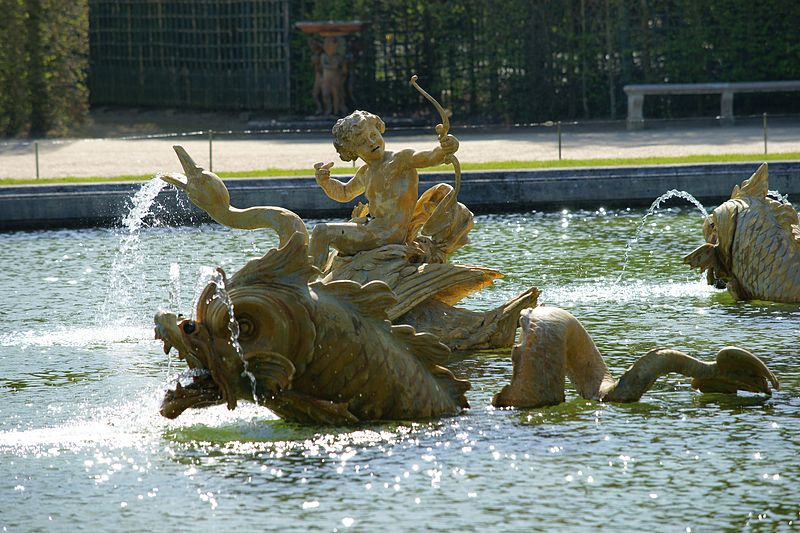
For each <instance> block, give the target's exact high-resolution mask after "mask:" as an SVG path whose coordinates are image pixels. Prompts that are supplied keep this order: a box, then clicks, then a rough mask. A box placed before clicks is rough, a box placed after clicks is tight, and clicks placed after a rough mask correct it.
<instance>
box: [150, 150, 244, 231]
mask: <svg viewBox="0 0 800 533" xmlns="http://www.w3.org/2000/svg"><path fill="white" fill-rule="evenodd" d="M172 148H173V149H174V150H175V153H176V154H178V159H179V160H180V162H181V166H182V167H183V171H184V172H185V175H184V174H178V173H171V174H163V175H161V176H160V177H161V179H162V180H164V181H166V182H167V183H169V184H171V185H174V186H175V187H177V188H178V189H180V190H182V191H185V192H186V195H187V196H188V197H189V199H190V200H191V201H192V203H194V204H195V205H196V206H197V207H199V208H201V209H204V210H205V211H206V212H208V213H209V214H211V215H212V216H213V213H214V212H217V211H220V210H227V209H228V206H230V202H231V197H230V194H229V193H228V189H227V187H225V184H224V183H223V182H222V180H221V179H220V178H219V176H217V175H216V174H214V173H213V172H208V171H206V170H205V169H203V167H199V166H197V164H196V163H195V162H194V160H193V159H192V158H191V157H190V156H189V154H188V153H186V150H184V149H183V147H182V146H173V147H172Z"/></svg>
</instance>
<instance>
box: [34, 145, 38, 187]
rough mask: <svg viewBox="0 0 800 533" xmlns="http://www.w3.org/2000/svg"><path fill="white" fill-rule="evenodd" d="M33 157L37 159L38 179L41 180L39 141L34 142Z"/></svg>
mask: <svg viewBox="0 0 800 533" xmlns="http://www.w3.org/2000/svg"><path fill="white" fill-rule="evenodd" d="M33 156H34V158H35V159H36V179H37V180H38V179H39V141H33Z"/></svg>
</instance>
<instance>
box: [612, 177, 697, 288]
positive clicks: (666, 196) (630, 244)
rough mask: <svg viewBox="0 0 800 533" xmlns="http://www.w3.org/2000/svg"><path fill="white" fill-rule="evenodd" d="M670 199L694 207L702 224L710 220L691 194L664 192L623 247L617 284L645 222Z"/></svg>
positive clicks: (676, 191)
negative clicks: (684, 202)
mask: <svg viewBox="0 0 800 533" xmlns="http://www.w3.org/2000/svg"><path fill="white" fill-rule="evenodd" d="M670 198H682V199H684V200H686V201H687V202H689V203H690V204H692V205H694V206H695V207H696V208H697V209H698V210H699V211H700V213H702V215H703V222H706V221H710V220H711V218H710V215H709V214H708V211H706V208H705V207H703V204H701V203H700V202H699V201H698V200H697V198H695V197H694V196H692V195H691V194H689V193H688V192H686V191H679V190H678V189H670V190H669V191H667V192H665V193H664V194H662V195H661V196H659V197H658V198H656V199H655V200H654V201H653V203H652V204H650V207H649V208H648V210H647V213H645V215H644V216H643V217H642V221H641V222H640V223H639V226H638V227H637V228H636V233H635V234H634V236H633V238H632V239H630V240H629V241H628V243H627V244H626V245H625V256H624V258H623V260H622V271H621V272H620V273H619V276H618V277H617V283H619V282H621V281H622V277H623V276H624V275H625V269H626V268H627V267H628V262H629V261H630V257H629V256H630V253H631V249H632V248H633V245H634V244H636V243H637V242H639V238H640V237H641V234H642V231H643V230H644V225H645V222H647V219H648V218H650V216H651V215H652V214H653V213H655V212H656V210H657V209H658V208H660V207H661V204H662V203H664V202H665V201H667V200H669V199H670Z"/></svg>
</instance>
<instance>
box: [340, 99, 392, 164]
mask: <svg viewBox="0 0 800 533" xmlns="http://www.w3.org/2000/svg"><path fill="white" fill-rule="evenodd" d="M367 124H371V125H374V126H375V127H376V128H378V131H379V132H381V133H383V132H384V131H386V125H385V124H384V123H383V121H382V120H381V117H379V116H378V115H373V114H372V113H369V112H367V111H353V112H352V113H350V114H349V115H347V116H346V117H344V118H340V119H339V120H337V121H336V124H334V125H333V130H332V132H333V147H334V148H336V151H337V152H339V157H340V158H342V161H355V160H356V159H358V155H356V154H355V152H353V150H352V148H351V143H352V141H353V137H355V136H356V135H357V134H358V133H359V132H360V131H361V129H362V128H363V127H364V126H365V125H367Z"/></svg>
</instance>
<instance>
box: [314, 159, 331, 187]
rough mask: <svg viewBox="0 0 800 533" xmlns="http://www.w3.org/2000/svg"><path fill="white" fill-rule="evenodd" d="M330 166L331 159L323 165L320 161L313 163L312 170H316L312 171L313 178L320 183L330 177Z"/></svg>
mask: <svg viewBox="0 0 800 533" xmlns="http://www.w3.org/2000/svg"><path fill="white" fill-rule="evenodd" d="M332 166H333V161H331V162H330V163H325V164H324V165H323V164H322V163H315V164H314V170H315V171H316V172H315V173H314V179H316V180H317V183H319V184H320V185H322V182H324V181H328V180H329V179H331V167H332Z"/></svg>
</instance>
